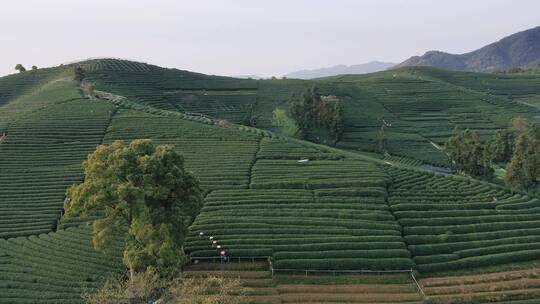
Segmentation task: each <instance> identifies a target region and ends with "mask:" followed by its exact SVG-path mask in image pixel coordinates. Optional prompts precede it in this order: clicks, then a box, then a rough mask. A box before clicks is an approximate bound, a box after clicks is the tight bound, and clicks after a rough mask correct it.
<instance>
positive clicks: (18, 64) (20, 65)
mask: <svg viewBox="0 0 540 304" xmlns="http://www.w3.org/2000/svg"><path fill="white" fill-rule="evenodd" d="M37 69H38V67H37V66H35V65H33V66H32V70H37ZM15 70H17V71H19V73H22V72H26V68H25V67H24V66H23V65H22V64H20V63H17V65H16V66H15Z"/></svg>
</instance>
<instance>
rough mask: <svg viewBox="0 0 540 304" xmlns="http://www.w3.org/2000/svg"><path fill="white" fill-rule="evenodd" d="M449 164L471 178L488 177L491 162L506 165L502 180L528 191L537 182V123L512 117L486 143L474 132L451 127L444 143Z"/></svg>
mask: <svg viewBox="0 0 540 304" xmlns="http://www.w3.org/2000/svg"><path fill="white" fill-rule="evenodd" d="M445 151H446V153H447V154H448V156H449V158H450V161H451V162H452V167H453V168H455V169H457V170H458V171H461V172H464V173H467V174H470V175H472V176H475V177H481V178H486V179H491V178H492V177H493V175H494V170H493V165H494V164H501V165H506V176H505V183H506V185H507V186H509V187H510V188H512V189H521V190H532V189H533V188H535V187H536V186H537V185H538V183H539V182H540V126H539V125H538V124H537V123H532V122H530V121H528V120H526V119H524V118H520V117H518V118H515V119H513V120H512V122H511V126H510V128H508V129H504V130H499V131H497V132H496V133H495V135H494V137H493V138H492V139H491V140H489V141H486V142H482V141H481V140H480V135H479V134H478V132H476V131H471V130H468V129H466V130H460V129H457V128H456V129H455V130H454V134H453V135H452V136H451V137H450V138H449V139H448V141H447V142H446V145H445Z"/></svg>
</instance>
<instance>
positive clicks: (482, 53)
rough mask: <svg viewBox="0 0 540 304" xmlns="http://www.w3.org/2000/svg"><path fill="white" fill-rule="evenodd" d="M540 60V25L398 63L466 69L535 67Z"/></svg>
mask: <svg viewBox="0 0 540 304" xmlns="http://www.w3.org/2000/svg"><path fill="white" fill-rule="evenodd" d="M539 63H540V26H539V27H535V28H532V29H528V30H525V31H522V32H518V33H515V34H513V35H510V36H507V37H505V38H503V39H501V40H499V41H497V42H494V43H491V44H489V45H486V46H484V47H482V48H480V49H478V50H475V51H472V52H469V53H464V54H450V53H446V52H442V51H428V52H426V53H425V54H424V55H422V56H413V57H411V58H409V59H407V60H405V61H404V62H402V63H400V64H398V65H397V66H396V67H403V66H433V67H439V68H444V69H450V70H462V71H474V72H484V71H495V70H505V69H511V68H533V67H537V66H538V64H539Z"/></svg>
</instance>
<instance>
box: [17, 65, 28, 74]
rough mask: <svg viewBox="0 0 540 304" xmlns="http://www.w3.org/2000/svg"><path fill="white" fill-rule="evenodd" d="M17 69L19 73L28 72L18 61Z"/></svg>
mask: <svg viewBox="0 0 540 304" xmlns="http://www.w3.org/2000/svg"><path fill="white" fill-rule="evenodd" d="M15 70H17V71H19V73H22V72H26V68H25V67H24V66H23V65H22V64H20V63H17V65H16V66H15Z"/></svg>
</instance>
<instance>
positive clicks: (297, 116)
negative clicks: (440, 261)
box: [288, 86, 344, 141]
mask: <svg viewBox="0 0 540 304" xmlns="http://www.w3.org/2000/svg"><path fill="white" fill-rule="evenodd" d="M288 105H289V113H290V114H291V117H292V118H293V119H294V120H295V121H296V125H297V126H298V133H299V134H298V135H299V137H300V138H308V137H309V136H310V135H311V133H312V132H313V129H314V128H324V129H327V130H328V131H329V132H330V134H331V135H332V137H333V138H334V141H338V140H339V139H340V137H341V135H342V134H343V130H344V123H343V112H344V110H343V104H342V103H341V101H339V100H338V99H336V98H328V97H324V98H323V97H321V95H320V94H319V89H318V88H317V87H316V86H312V87H310V88H308V89H307V90H305V91H304V92H303V93H302V94H301V95H298V94H293V95H292V96H291V98H290V99H289V102H288Z"/></svg>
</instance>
